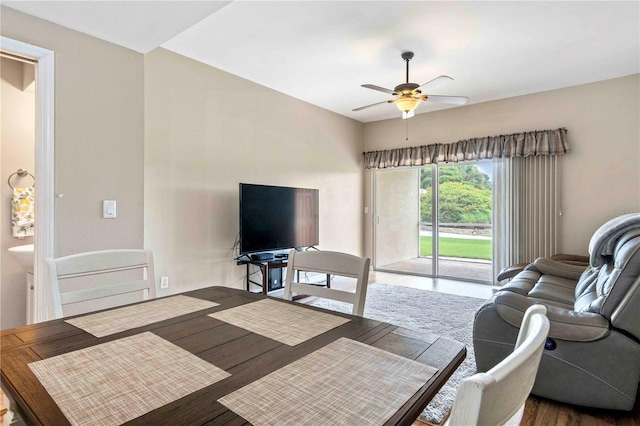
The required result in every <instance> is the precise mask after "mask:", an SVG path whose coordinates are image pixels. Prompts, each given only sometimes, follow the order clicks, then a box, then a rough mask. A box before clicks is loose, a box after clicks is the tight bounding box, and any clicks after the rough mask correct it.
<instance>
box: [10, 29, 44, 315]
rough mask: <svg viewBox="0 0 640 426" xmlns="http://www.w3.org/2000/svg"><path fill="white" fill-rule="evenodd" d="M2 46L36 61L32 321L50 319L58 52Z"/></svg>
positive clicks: (24, 45) (12, 42)
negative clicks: (47, 277)
mask: <svg viewBox="0 0 640 426" xmlns="http://www.w3.org/2000/svg"><path fill="white" fill-rule="evenodd" d="M0 46H2V49H1V51H2V54H3V55H8V56H12V57H16V58H26V59H28V60H30V61H33V62H34V63H35V108H36V113H35V121H36V122H35V150H34V151H35V167H34V172H35V173H34V174H35V177H36V179H37V187H38V190H37V191H38V192H37V196H35V223H36V235H35V239H34V268H33V271H34V283H33V306H34V309H33V312H32V313H31V317H30V318H31V321H32V322H40V321H45V320H47V319H50V318H49V311H50V310H49V308H50V305H51V301H50V298H49V297H47V296H48V293H47V291H46V290H47V289H48V285H47V283H46V280H45V274H44V273H43V272H44V270H45V267H46V266H45V264H44V259H45V258H47V257H54V197H55V195H54V52H52V51H51V50H48V49H44V48H41V47H38V46H34V45H32V44H28V43H24V42H21V41H17V40H13V39H10V38H7V37H3V36H0ZM3 174H4V171H3ZM5 220H6V219H5ZM3 254H4V253H3ZM25 286H26V284H25Z"/></svg>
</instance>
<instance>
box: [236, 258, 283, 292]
mask: <svg viewBox="0 0 640 426" xmlns="http://www.w3.org/2000/svg"><path fill="white" fill-rule="evenodd" d="M236 264H237V265H247V279H246V285H247V291H251V284H255V285H257V286H259V287H261V288H262V294H267V292H268V291H272V290H278V289H281V288H284V282H283V281H282V277H283V275H284V274H283V272H284V270H285V269H286V268H287V259H275V258H274V257H273V255H271V257H270V258H268V259H263V260H258V259H253V256H251V258H250V259H238V260H237V263H236ZM251 265H255V266H257V267H258V268H260V272H261V274H262V281H261V282H259V281H254V280H252V279H251V271H250V269H249V268H250V267H251ZM269 271H274V273H271V280H269V275H270V272H269ZM275 271H278V272H275ZM277 277H279V278H277ZM276 280H277V283H276V282H274V281H276ZM269 281H271V282H269Z"/></svg>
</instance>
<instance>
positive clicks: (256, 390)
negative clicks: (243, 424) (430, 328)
mask: <svg viewBox="0 0 640 426" xmlns="http://www.w3.org/2000/svg"><path fill="white" fill-rule="evenodd" d="M437 371H438V370H437V369H435V368H433V367H430V366H428V365H425V364H420V363H418V362H416V361H412V360H409V359H407V358H403V357H401V356H398V355H395V354H392V353H389V352H386V351H383V350H382V349H377V348H374V347H372V346H369V345H365V344H364V343H360V342H356V341H354V340H350V339H347V338H344V337H343V338H340V339H338V340H336V341H335V342H333V343H331V344H329V345H327V346H325V347H323V348H322V349H319V350H317V351H315V352H313V353H311V354H309V355H307V356H305V357H303V358H300V359H299V360H297V361H295V362H293V363H291V364H289V365H287V366H285V367H283V368H281V369H279V370H276V371H274V372H273V373H271V374H269V375H267V376H265V377H263V378H261V379H259V380H256V381H255V382H253V383H250V384H248V385H247V386H244V387H243V388H240V389H238V390H237V391H235V392H232V393H230V394H229V395H226V396H224V397H222V398H220V399H219V400H218V402H220V403H222V404H223V405H225V406H226V407H227V408H229V409H230V410H232V411H233V412H235V413H236V414H238V415H240V416H242V417H243V418H244V419H245V420H248V421H249V422H250V423H251V424H253V425H254V426H264V425H273V426H285V425H291V426H294V425H295V426H298V425H302V424H304V425H380V424H383V423H384V422H385V421H387V420H388V419H389V418H390V417H391V416H392V415H393V414H394V413H395V412H396V411H398V409H400V407H402V405H404V403H405V402H407V400H408V399H409V398H411V396H413V395H414V394H415V393H416V391H418V390H419V389H420V388H421V387H422V386H423V385H424V384H425V383H426V382H427V381H428V380H429V379H430V378H431V377H432V376H433V375H434V374H435V373H436V372H437Z"/></svg>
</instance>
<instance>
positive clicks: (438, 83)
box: [420, 75, 453, 92]
mask: <svg viewBox="0 0 640 426" xmlns="http://www.w3.org/2000/svg"><path fill="white" fill-rule="evenodd" d="M452 81H453V78H451V77H449V76H448V75H441V76H439V77H436V78H434V79H433V80H431V81H427V82H426V83H425V84H423V85H422V86H420V88H421V89H422V91H423V92H430V91H432V90H433V89H437V88H438V87H442V86H444V85H445V84H447V83H451V82H452Z"/></svg>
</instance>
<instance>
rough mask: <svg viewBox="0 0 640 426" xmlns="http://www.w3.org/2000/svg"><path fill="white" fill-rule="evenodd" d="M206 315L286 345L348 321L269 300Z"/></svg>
mask: <svg viewBox="0 0 640 426" xmlns="http://www.w3.org/2000/svg"><path fill="white" fill-rule="evenodd" d="M209 316H210V317H212V318H215V319H218V320H220V321H224V322H226V323H229V324H233V325H235V326H237V327H241V328H244V329H245V330H249V331H251V332H252V333H256V334H260V335H261V336H265V337H268V338H270V339H273V340H277V341H278V342H281V343H284V344H285V345H289V346H295V345H297V344H299V343H302V342H304V341H306V340H309V339H311V338H313V337H316V336H318V335H320V334H322V333H326V332H327V331H329V330H332V329H334V328H336V327H338V326H340V325H342V324H345V323H347V322H349V321H350V320H349V319H348V318H344V317H340V316H337V315H332V314H328V313H324V312H319V311H314V310H312V309H309V308H305V307H301V306H296V305H293V304H290V303H283V302H277V301H275V300H269V299H264V300H260V301H258V302H252V303H247V304H245V305H241V306H237V307H235V308H231V309H225V310H223V311H218V312H214V313H212V314H209Z"/></svg>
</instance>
